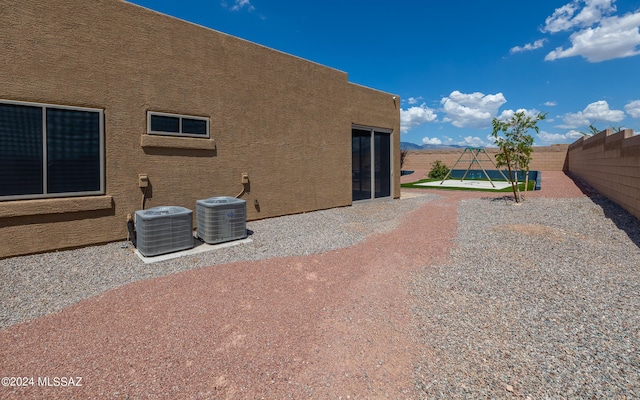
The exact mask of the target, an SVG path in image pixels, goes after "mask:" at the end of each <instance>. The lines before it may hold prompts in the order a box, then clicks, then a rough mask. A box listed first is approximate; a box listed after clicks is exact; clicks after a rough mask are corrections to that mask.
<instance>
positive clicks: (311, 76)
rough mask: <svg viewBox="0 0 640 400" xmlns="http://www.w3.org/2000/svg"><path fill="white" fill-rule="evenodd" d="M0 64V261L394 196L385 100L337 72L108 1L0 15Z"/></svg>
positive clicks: (394, 148)
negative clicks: (160, 211)
mask: <svg viewBox="0 0 640 400" xmlns="http://www.w3.org/2000/svg"><path fill="white" fill-rule="evenodd" d="M0 49H1V51H2V56H1V57H0V258H2V257H9V256H14V255H20V254H28V253H35V252H43V251H51V250H56V249H63V248H72V247H78V246H86V245H91V244H96V243H103V242H109V241H117V240H123V239H124V238H126V236H127V216H128V215H130V214H133V213H134V212H135V211H136V210H140V209H141V207H146V208H149V207H155V206H166V205H172V206H181V207H186V208H189V209H194V210H195V204H196V201H197V200H198V199H203V198H208V197H212V196H240V197H241V198H243V199H245V200H246V202H247V203H246V204H247V219H249V220H252V219H260V218H266V217H274V216H280V215H285V214H292V213H300V212H307V211H313V210H319V209H325V208H332V207H340V206H348V205H351V204H352V203H353V201H356V200H363V199H375V198H396V197H399V195H400V179H399V177H400V162H399V159H400V158H399V152H400V150H399V143H400V136H399V135H400V109H399V105H400V103H399V99H398V98H397V97H396V96H394V95H392V94H389V93H384V92H380V91H377V90H373V89H369V88H366V87H363V86H359V85H356V84H353V83H350V82H349V81H348V76H347V74H346V73H345V72H341V71H338V70H335V69H332V68H329V67H326V66H323V65H319V64H316V63H313V62H310V61H307V60H304V59H300V58H298V57H295V56H292V55H288V54H284V53H282V52H280V51H277V50H273V49H269V48H266V47H264V46H260V45H257V44H254V43H250V42H247V41H245V40H242V39H239V38H236V37H232V36H229V35H226V34H224V33H220V32H217V31H213V30H211V29H207V28H204V27H201V26H197V25H194V24H191V23H188V22H185V21H181V20H178V19H175V18H172V17H169V16H166V15H162V14H160V13H157V12H154V11H151V10H148V9H145V8H142V7H139V6H136V5H133V4H129V3H126V2H123V1H119V0H97V1H92V2H87V1H84V0H19V1H18V0H3V1H2V3H0ZM145 177H146V179H145ZM243 177H244V179H243ZM243 182H244V183H243ZM145 185H146V186H147V187H146V188H143V187H141V186H145ZM371 188H373V190H371Z"/></svg>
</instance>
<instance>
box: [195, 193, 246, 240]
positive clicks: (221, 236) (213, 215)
mask: <svg viewBox="0 0 640 400" xmlns="http://www.w3.org/2000/svg"><path fill="white" fill-rule="evenodd" d="M196 221H197V225H198V227H197V235H198V237H199V238H200V239H202V240H204V242H205V243H208V244H215V243H222V242H228V241H231V240H238V239H244V238H246V237H247V202H246V201H245V200H242V199H237V198H235V197H229V196H219V197H210V198H208V199H204V200H198V201H196Z"/></svg>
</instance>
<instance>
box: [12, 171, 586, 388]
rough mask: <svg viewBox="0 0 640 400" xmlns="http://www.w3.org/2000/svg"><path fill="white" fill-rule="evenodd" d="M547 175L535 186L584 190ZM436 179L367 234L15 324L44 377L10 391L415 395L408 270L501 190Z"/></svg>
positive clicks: (439, 251) (23, 370)
mask: <svg viewBox="0 0 640 400" xmlns="http://www.w3.org/2000/svg"><path fill="white" fill-rule="evenodd" d="M542 176H543V182H542V191H540V192H536V193H534V194H531V195H530V196H531V197H538V196H545V197H576V196H582V195H583V194H582V192H581V191H580V189H579V188H578V187H577V186H576V185H575V184H574V183H573V181H572V180H570V179H569V178H567V177H566V176H565V175H564V174H563V173H561V172H543V175H542ZM430 192H431V193H437V194H438V195H440V196H442V197H441V198H440V199H438V200H434V201H431V202H429V203H426V204H425V205H424V206H423V207H421V208H420V209H418V210H416V211H414V212H413V213H411V214H409V215H407V216H406V217H404V219H403V221H402V223H401V224H400V226H399V227H398V228H397V229H395V230H394V231H392V232H389V233H385V234H378V235H375V236H371V237H369V239H368V240H366V241H365V242H364V243H362V244H359V245H357V246H353V247H350V248H346V249H341V250H336V251H331V252H328V253H324V254H320V255H314V256H307V257H290V258H279V259H270V260H263V261H259V262H242V263H234V264H227V265H222V266H214V267H209V268H202V269H198V270H192V271H187V272H183V273H179V274H175V275H171V276H166V277H163V278H158V279H152V280H147V281H142V282H138V283H134V284H130V285H127V286H124V287H121V288H118V289H114V290H111V291H108V292H106V293H104V294H102V295H100V296H96V297H93V298H90V299H87V300H84V301H82V302H80V303H78V304H76V305H74V306H71V307H69V308H67V309H65V310H64V311H63V312H60V313H56V314H52V315H49V316H46V317H42V318H39V319H36V320H34V321H30V322H27V323H23V324H18V325H14V326H12V327H9V328H7V329H4V330H2V331H0V368H1V369H0V371H1V375H2V376H25V377H34V380H35V381H34V386H30V387H21V388H9V387H0V397H2V398H25V397H26V398H47V399H52V398H65V399H66V398H83V399H84V398H114V399H126V398H132V399H134V398H135V399H137V398H252V399H253V398H267V399H271V398H294V399H299V398H309V397H310V398H340V396H342V398H345V399H346V398H352V399H356V398H384V399H392V398H415V393H414V388H413V379H412V373H413V363H414V362H415V361H417V358H416V357H417V354H418V351H417V349H416V343H415V342H414V341H413V340H412V336H411V334H410V329H411V310H410V306H411V298H410V296H409V295H408V293H407V284H408V279H409V275H410V273H412V272H414V271H416V270H417V269H418V268H420V267H422V266H425V265H430V264H439V263H446V262H447V260H448V255H449V251H450V249H451V246H452V245H453V242H452V240H453V239H454V238H455V236H456V230H457V226H456V215H457V206H458V202H459V201H460V200H461V199H464V198H473V197H480V196H482V197H486V196H488V195H490V196H491V195H492V194H487V193H486V192H484V193H474V192H459V191H442V190H436V191H430ZM496 196H504V194H503V193H501V194H499V195H497V194H496ZM399 201H402V200H399ZM436 295H437V294H436ZM38 377H50V380H51V381H50V383H51V384H52V385H53V384H54V380H53V377H74V378H75V377H82V381H81V384H82V386H81V387H38V385H37V384H38V382H37V379H38Z"/></svg>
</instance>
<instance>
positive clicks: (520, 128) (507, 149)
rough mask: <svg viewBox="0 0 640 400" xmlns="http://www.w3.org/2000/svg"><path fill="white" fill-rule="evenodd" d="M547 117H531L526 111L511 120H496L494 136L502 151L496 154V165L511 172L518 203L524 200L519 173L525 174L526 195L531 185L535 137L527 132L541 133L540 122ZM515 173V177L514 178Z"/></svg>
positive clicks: (493, 122)
mask: <svg viewBox="0 0 640 400" xmlns="http://www.w3.org/2000/svg"><path fill="white" fill-rule="evenodd" d="M546 117H547V114H546V113H544V114H543V113H538V115H535V116H530V115H527V114H526V113H525V112H524V111H518V112H516V113H515V114H514V115H513V116H512V117H511V118H509V119H506V120H504V121H502V120H499V119H498V118H494V119H493V120H492V121H491V124H492V125H493V132H492V133H491V135H492V136H493V138H494V140H495V143H496V145H497V146H498V148H499V149H500V151H499V152H498V154H496V164H497V166H498V167H504V166H506V167H507V169H508V170H509V180H510V181H511V187H512V188H513V196H514V198H515V200H516V203H519V202H520V201H521V200H524V197H523V196H521V195H520V190H519V189H518V185H517V182H518V172H520V171H522V172H524V173H525V187H524V190H525V194H526V190H527V186H528V185H529V164H530V163H531V153H532V152H533V136H531V135H529V134H528V133H527V132H528V131H529V130H530V129H533V130H535V131H536V132H539V128H538V121H542V120H543V119H545V118H546ZM513 173H515V176H513Z"/></svg>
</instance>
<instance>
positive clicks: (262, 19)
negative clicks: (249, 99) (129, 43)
mask: <svg viewBox="0 0 640 400" xmlns="http://www.w3.org/2000/svg"><path fill="white" fill-rule="evenodd" d="M132 3H135V4H139V5H142V6H144V7H147V8H150V9H153V10H156V11H159V12H162V13H165V14H168V15H172V16H175V17H177V18H180V19H183V20H186V21H190V22H193V23H196V24H199V25H202V26H206V27H208V28H211V29H215V30H217V31H221V32H224V33H227V34H230V35H233V36H237V37H240V38H243V39H246V40H249V41H251V42H254V43H258V44H261V45H264V46H267V47H271V48H273V49H276V50H280V51H283V52H285V53H288V54H292V55H295V56H298V57H302V58H304V59H307V60H310V61H313V62H316V63H320V64H323V65H326V66H329V67H332V68H335V69H338V70H341V71H344V72H347V73H348V74H349V81H350V82H353V83H356V84H359V85H364V86H368V87H371V88H375V89H379V90H382V91H386V92H390V93H393V94H396V95H398V96H400V97H401V99H402V102H401V119H402V135H401V140H402V141H407V142H413V143H417V144H424V143H430V144H459V145H472V146H490V145H491V144H492V142H491V140H490V134H491V120H492V119H493V118H494V117H497V118H505V117H509V116H510V115H513V113H514V112H516V111H518V110H526V112H528V113H531V114H537V113H538V112H544V113H547V119H546V120H545V121H541V122H540V123H539V124H538V126H539V128H540V133H539V134H537V135H536V134H535V132H531V133H533V134H534V137H535V145H548V144H554V143H571V142H573V141H575V140H576V139H577V138H578V137H580V136H581V134H580V133H579V132H580V131H582V132H588V131H589V125H590V124H593V125H594V126H596V127H597V128H599V129H605V128H608V127H616V128H619V127H625V128H631V129H634V130H635V131H636V132H640V32H639V27H640V0H627V1H623V0H618V1H616V0H575V1H568V0H557V1H556V0H539V1H535V2H534V1H521V0H491V1H476V0H465V1H462V0H447V1H435V0H393V1H391V0H368V1H365V0H323V1H291V0H180V1H160V0H155V1H154V0H134V1H132Z"/></svg>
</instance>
